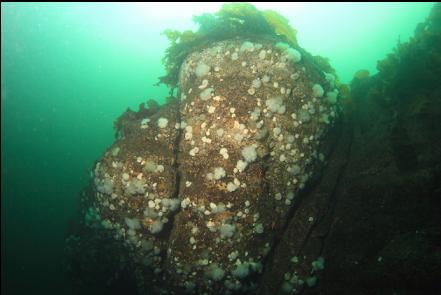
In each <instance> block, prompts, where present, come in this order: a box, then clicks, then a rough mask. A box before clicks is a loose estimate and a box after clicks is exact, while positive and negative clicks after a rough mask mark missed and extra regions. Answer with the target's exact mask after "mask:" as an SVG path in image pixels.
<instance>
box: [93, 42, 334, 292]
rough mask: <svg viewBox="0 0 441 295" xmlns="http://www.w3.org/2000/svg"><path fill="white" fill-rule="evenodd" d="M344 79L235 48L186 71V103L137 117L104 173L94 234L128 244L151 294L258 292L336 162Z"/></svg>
mask: <svg viewBox="0 0 441 295" xmlns="http://www.w3.org/2000/svg"><path fill="white" fill-rule="evenodd" d="M332 78H333V77H332V75H330V74H327V73H324V72H322V71H319V70H318V69H317V67H316V66H314V64H312V63H311V62H310V61H308V59H305V58H303V59H302V54H301V53H300V52H299V51H298V50H296V49H294V48H290V47H289V46H288V45H287V44H284V43H278V44H272V43H269V42H265V41H260V42H259V41H251V40H231V41H223V42H219V43H215V44H213V45H212V46H211V47H209V48H205V49H203V50H201V51H197V52H194V53H193V54H191V55H190V56H188V58H187V59H186V60H185V62H184V64H183V65H182V67H181V73H180V89H179V92H180V98H181V99H180V102H174V103H171V104H169V105H167V106H165V107H163V108H162V109H160V110H159V111H158V112H157V113H155V114H154V115H151V116H149V117H145V118H140V116H132V117H130V116H126V119H125V122H124V124H123V125H124V126H125V127H124V128H125V129H124V132H123V137H122V138H121V139H120V140H117V141H116V142H115V144H114V145H113V146H112V147H110V148H109V150H108V151H107V153H106V154H105V155H104V157H103V158H102V159H101V160H100V161H99V162H98V163H97V164H96V167H95V170H94V186H93V190H92V191H94V192H93V193H91V194H88V195H87V200H88V201H87V202H88V204H89V207H88V209H87V213H86V223H88V224H89V225H90V226H92V227H93V228H95V230H96V231H100V232H101V233H102V234H103V235H104V236H108V238H109V239H111V240H113V242H116V243H119V244H120V245H124V247H125V249H126V250H127V253H128V255H126V254H123V253H118V255H117V256H126V258H125V259H126V260H128V263H129V264H130V265H131V268H132V269H133V272H134V273H135V274H136V281H137V283H138V285H139V288H140V290H143V292H145V293H148V292H151V291H152V290H155V292H158V293H159V292H169V293H176V294H181V293H183V292H188V293H198V294H199V293H204V292H206V293H207V294H228V293H235V292H238V293H243V292H247V291H249V292H256V291H255V290H256V288H257V287H258V285H259V284H258V279H259V277H260V276H261V275H262V272H263V268H264V265H265V259H266V258H267V257H268V254H269V253H270V252H271V251H272V250H273V248H274V245H275V242H276V240H277V239H278V237H279V235H280V234H281V233H282V231H283V228H284V226H285V225H286V223H287V220H288V218H289V214H290V213H291V212H292V209H293V208H294V206H296V204H297V203H298V200H299V198H300V197H299V196H300V195H301V191H302V189H304V188H305V186H307V184H308V180H309V179H311V178H313V177H316V176H317V175H318V171H319V169H320V167H321V166H322V165H323V163H324V161H325V154H324V153H326V151H327V145H326V144H323V143H322V142H321V141H322V140H324V139H325V138H326V137H325V135H326V134H327V131H328V129H329V128H330V126H331V125H332V122H333V121H334V120H335V119H334V118H335V117H336V112H337V110H336V107H335V103H336V100H335V99H336V96H337V94H338V92H337V90H336V89H334V81H333V79H332ZM119 123H121V122H119ZM325 142H329V139H327V138H326V140H325ZM302 223H303V224H306V225H308V224H312V222H311V221H308V218H306V219H303V220H302ZM113 242H112V243H113ZM316 258H317V257H314V259H316ZM299 279H300V278H299Z"/></svg>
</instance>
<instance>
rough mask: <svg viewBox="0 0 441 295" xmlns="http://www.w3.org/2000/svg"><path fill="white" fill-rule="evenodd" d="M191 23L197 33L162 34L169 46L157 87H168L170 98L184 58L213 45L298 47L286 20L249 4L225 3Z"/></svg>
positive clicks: (172, 32) (272, 12) (270, 11)
mask: <svg viewBox="0 0 441 295" xmlns="http://www.w3.org/2000/svg"><path fill="white" fill-rule="evenodd" d="M193 21H194V22H195V23H196V24H197V25H198V26H199V28H198V30H197V31H196V32H193V31H190V30H188V31H184V32H179V31H176V30H166V31H165V32H164V33H163V34H164V35H165V36H166V37H167V38H168V40H169V42H170V46H169V47H168V48H167V49H166V51H165V55H164V57H163V59H162V63H163V64H164V66H165V70H166V75H165V76H162V77H159V81H158V83H157V85H159V84H165V85H167V86H168V87H170V89H171V90H170V96H173V91H174V89H176V88H177V87H178V80H179V79H178V78H179V77H178V76H179V69H180V66H181V64H182V62H183V61H184V60H185V58H186V57H187V56H188V55H189V54H190V53H191V52H193V51H196V50H198V49H201V48H204V47H206V46H208V45H209V44H211V43H213V42H217V41H222V40H227V39H233V38H247V39H257V38H259V39H269V40H274V41H275V42H279V41H280V42H285V43H288V44H289V45H291V46H293V47H295V46H297V40H296V31H295V30H294V29H293V28H292V27H291V26H290V25H289V24H288V19H286V18H285V17H283V16H281V15H280V14H279V13H277V12H275V11H272V10H266V11H260V10H258V9H257V8H256V7H255V6H254V5H252V4H249V3H231V4H224V5H223V6H222V8H221V9H220V10H219V11H218V12H216V13H214V14H211V13H204V14H202V15H199V16H195V17H193Z"/></svg>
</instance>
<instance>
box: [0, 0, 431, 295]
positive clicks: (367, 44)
mask: <svg viewBox="0 0 441 295" xmlns="http://www.w3.org/2000/svg"><path fill="white" fill-rule="evenodd" d="M255 5H256V7H257V8H259V9H273V10H276V11H279V12H281V13H282V14H283V15H285V16H286V17H288V18H289V20H290V23H291V24H292V25H293V27H295V28H296V29H297V30H298V41H299V44H300V46H302V47H304V48H305V49H307V50H308V51H310V52H311V53H313V54H320V55H323V56H326V57H328V58H330V61H331V64H332V65H333V66H334V67H335V68H336V70H337V73H338V75H339V76H340V77H341V80H342V81H343V82H348V81H349V80H350V79H351V77H352V75H353V74H354V72H356V71H357V70H358V69H368V70H369V71H370V72H371V73H374V72H375V65H376V62H377V60H378V59H381V58H383V57H385V55H386V54H387V53H389V52H390V51H392V49H393V47H394V46H395V45H396V43H397V40H399V39H400V40H401V41H406V40H407V39H408V38H409V37H410V36H411V35H412V34H413V32H414V28H415V26H416V25H417V24H418V23H419V22H421V21H423V20H424V19H425V17H426V16H427V14H428V12H429V10H430V8H431V7H432V5H433V3H361V4H356V3H331V4H327V3H308V4H302V3H300V4H287V3H256V4H255ZM220 6H221V3H213V4H210V3H205V4H196V3H192V4H118V3H112V4H101V3H91V4H86V3H83V4H74V3H62V4H48V3H46V4H45V3H43V4H32V3H31V4H26V3H25V4H15V3H2V4H1V205H2V209H1V213H2V215H1V216H2V217H1V238H2V239H1V240H2V242H1V247H2V248H1V251H2V252H1V254H2V294H25V293H27V294H29V293H30V292H32V294H69V285H68V280H67V278H66V277H65V276H64V275H63V268H62V264H61V262H62V258H63V246H64V239H65V238H66V234H67V231H68V228H69V221H70V220H74V219H75V218H79V217H78V216H76V212H77V208H78V193H79V191H80V189H81V188H82V187H83V186H84V185H85V184H86V183H87V181H88V177H89V169H90V168H91V167H92V165H93V162H94V160H95V159H97V158H98V157H100V155H101V154H102V152H103V151H104V149H105V148H106V147H107V146H108V145H110V144H111V143H112V141H113V134H114V132H113V129H112V124H113V121H114V120H115V119H116V118H117V117H118V116H119V115H120V114H121V113H122V112H123V111H124V110H125V109H126V108H127V107H131V108H132V109H137V106H138V104H139V103H140V102H142V101H145V100H146V99H147V98H154V99H156V100H158V101H159V102H163V98H164V97H165V95H166V94H167V89H166V88H165V87H154V86H153V84H154V83H155V82H157V77H158V76H160V75H163V74H164V70H163V67H162V65H161V62H160V60H161V57H162V55H163V52H164V50H165V48H166V47H167V40H166V38H165V37H164V36H162V35H160V33H161V32H162V31H163V30H164V29H166V28H173V29H178V30H185V29H195V26H194V24H193V23H192V21H191V16H192V15H195V14H200V13H203V12H214V11H216V10H218V9H219V8H220Z"/></svg>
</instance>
